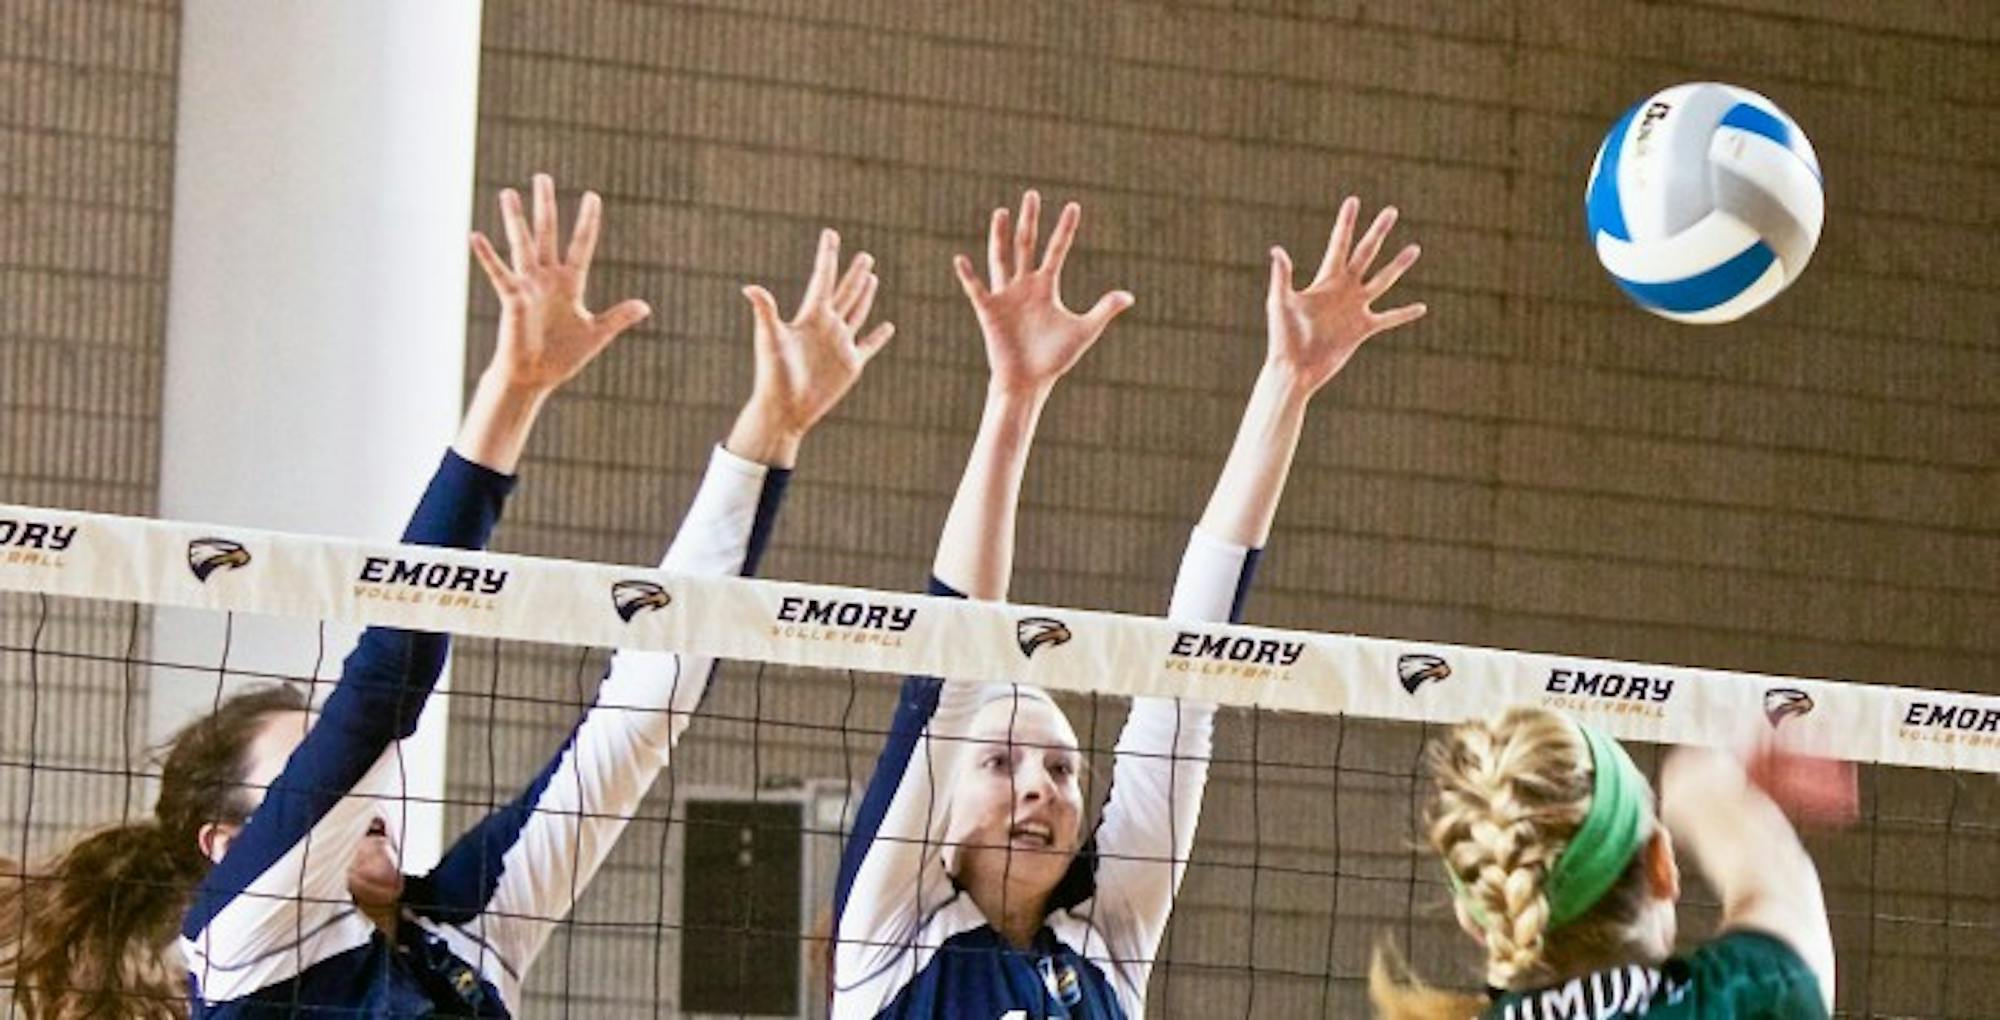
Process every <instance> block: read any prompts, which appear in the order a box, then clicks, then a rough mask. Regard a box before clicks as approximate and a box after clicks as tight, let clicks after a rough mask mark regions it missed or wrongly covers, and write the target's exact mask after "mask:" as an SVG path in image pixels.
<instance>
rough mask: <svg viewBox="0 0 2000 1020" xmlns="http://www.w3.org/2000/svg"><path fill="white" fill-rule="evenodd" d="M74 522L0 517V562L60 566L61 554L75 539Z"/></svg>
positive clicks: (75, 527) (61, 562)
mask: <svg viewBox="0 0 2000 1020" xmlns="http://www.w3.org/2000/svg"><path fill="white" fill-rule="evenodd" d="M76 533H77V526H76V525H74V524H69V525H64V524H51V523H48V522H45V521H17V520H13V519H10V518H5V517H0V563H18V564H24V565H27V566H35V567H60V566H62V565H63V561H62V557H61V556H60V555H58V554H60V553H64V552H67V551H69V547H70V543H72V542H74V541H76Z"/></svg>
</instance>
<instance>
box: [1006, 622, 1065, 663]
mask: <svg viewBox="0 0 2000 1020" xmlns="http://www.w3.org/2000/svg"><path fill="white" fill-rule="evenodd" d="M1070 637H1071V634H1070V632H1069V628H1068V627H1067V626H1064V625H1063V622H1062V621H1061V620H1058V619H1054V618H1053V617H1048V616H1029V617H1024V618H1022V619H1021V620H1020V621H1019V622H1017V623H1015V624H1014V642H1015V643H1016V644H1018V645H1020V646H1021V654H1022V655H1025V656H1027V657H1028V658H1030V659H1032V658H1034V657H1035V650H1036V649H1038V648H1043V647H1054V646H1056V645H1066V644H1069V639H1070Z"/></svg>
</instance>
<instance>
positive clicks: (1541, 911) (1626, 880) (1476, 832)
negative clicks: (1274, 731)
mask: <svg viewBox="0 0 2000 1020" xmlns="http://www.w3.org/2000/svg"><path fill="white" fill-rule="evenodd" d="M1429 764H1430V772H1431V778H1432V781H1433V782H1435V783H1436V784H1437V795H1436V797H1435V799H1434V800H1433V801H1432V802H1431V806H1430V809H1429V813H1428V832H1427V836H1428V838H1429V841H1430V845H1431V848H1432V849H1434V850H1436V851H1437V853H1438V855H1439V856H1440V857H1442V858H1443V860H1444V864H1445V868H1446V869H1447V870H1449V871H1450V873H1451V875H1452V877H1453V878H1454V879H1455V880H1456V881H1457V882H1458V884H1459V885H1460V887H1461V888H1462V889H1463V893H1462V896H1463V899H1464V903H1465V906H1466V910H1467V912H1468V913H1469V914H1470V915H1472V917H1473V918H1474V919H1475V923H1477V924H1479V925H1480V926H1481V929H1482V931H1481V935H1482V937H1483V941H1484V942H1485V946H1486V968H1485V969H1486V983H1487V984H1488V985H1491V986H1493V987H1495V988H1502V989H1509V990H1519V989H1522V988H1528V987H1533V986H1535V985H1537V984H1542V983H1547V982H1548V981H1550V980H1552V979H1553V978H1555V977H1557V976H1559V975H1561V974H1564V973H1566V972H1568V971H1570V970H1572V969H1576V968H1577V967H1579V966H1581V965H1584V964H1586V963H1590V962H1595V961H1603V960H1610V959H1616V958H1619V957H1621V956H1625V957H1628V958H1629V956H1631V955H1632V954H1634V953H1635V952H1636V949H1635V947H1638V946H1640V945H1642V944H1643V943H1642V941H1641V935H1640V933H1639V932H1638V931H1637V930H1636V928H1637V921H1638V920H1639V919H1640V917H1641V915H1642V914H1643V912H1644V910H1645V907H1646V902H1647V899H1648V898H1649V896H1650V888H1649V886H1648V883H1647V881H1646V875H1645V863H1644V862H1645V855H1644V854H1643V853H1641V854H1638V855H1636V856H1635V857H1634V858H1633V861H1632V863H1631V864H1630V865H1628V866H1627V868H1626V871H1625V874H1624V875H1623V876H1622V877H1621V878H1619V880H1618V883H1617V884H1616V885H1614V886H1612V888H1611V891H1610V892H1608V893H1606V894H1605V896H1604V898H1603V899H1601V900H1600V901H1598V903H1597V904H1596V905H1595V906H1593V907H1591V908H1590V910H1589V911H1588V912H1586V913H1584V914H1583V915H1582V916H1580V917H1578V918H1577V919H1576V920H1574V921H1571V922H1570V923H1568V924H1566V925H1564V926H1563V927H1562V928H1561V929H1560V931H1559V932H1557V933H1553V934H1552V933H1551V932H1550V930H1549V900H1548V896H1547V894H1546V891H1545V889H1544V885H1545V883H1546V880H1547V878H1548V874H1549V869H1550V868H1551V867H1552V866H1553V865H1554V863H1555V861H1556V858H1557V857H1558V856H1560V855H1561V854H1562V852H1563V850H1564V848H1565V847H1567V846H1568V845H1569V843H1570V841H1571V840H1572V839H1573V838H1575V836H1576V834H1577V830H1578V829H1579V828H1581V827H1582V825H1583V820H1584V816H1585V815H1586V814H1588V813H1589V810H1590V802H1591V791H1592V771H1591V755H1590V748H1589V745H1588V744H1586V743H1585V741H1584V737H1583V734H1582V731H1580V730H1579V729H1577V727H1576V724H1574V723H1572V722H1571V721H1570V720H1569V719H1568V718H1566V717H1564V716H1562V715H1560V714H1558V713H1555V712H1551V711H1548V710H1546V709H1541V708H1531V707H1516V708H1510V709H1508V710H1507V711H1505V712H1503V713H1501V714H1500V715H1499V716H1497V717H1494V718H1492V719H1485V720H1476V721H1473V722H1468V723H1463V724H1461V725H1459V726H1456V727H1454V728H1453V729H1452V730H1451V732H1450V733H1449V734H1448V735H1447V736H1446V737H1445V738H1444V739H1443V740H1441V741H1439V742H1438V743H1436V744H1434V745H1433V746H1432V747H1431V749H1430V756H1429ZM1657 824H1658V822H1657V819H1649V821H1648V829H1649V830H1653V829H1656V828H1657ZM1369 997H1370V998H1371V999H1372V1000H1373V1001H1374V1003H1375V1006H1376V1009H1377V1011H1378V1013H1379V1015H1381V1016H1383V1017H1386V1018H1390V1020H1458V1018H1463V1017H1471V1016H1477V1015H1478V1014H1479V1013H1480V1012H1481V1011H1482V1010H1483V1009H1484V1008H1485V1006H1486V1000H1485V999H1483V998H1477V997H1472V996H1464V995H1456V994H1452V993H1448V992H1440V991H1437V990H1435V989H1432V988H1429V987H1428V986H1426V985H1424V984H1423V983H1422V982H1421V981H1418V980H1416V979H1415V978H1413V977H1411V976H1410V975H1409V974H1408V972H1407V970H1406V969H1405V968H1402V967H1401V965H1400V962H1399V961H1394V959H1393V954H1389V953H1385V952H1384V951H1383V950H1381V949H1378V950H1377V951H1376V955H1375V961H1374V965H1373V967H1371V968H1370V973H1369Z"/></svg>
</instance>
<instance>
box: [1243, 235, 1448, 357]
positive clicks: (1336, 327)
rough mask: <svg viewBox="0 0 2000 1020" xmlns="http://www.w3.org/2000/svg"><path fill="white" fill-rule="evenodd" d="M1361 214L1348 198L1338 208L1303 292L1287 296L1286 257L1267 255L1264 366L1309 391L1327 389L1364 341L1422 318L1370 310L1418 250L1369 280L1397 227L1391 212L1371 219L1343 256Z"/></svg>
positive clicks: (1409, 312)
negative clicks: (1268, 277) (1322, 254)
mask: <svg viewBox="0 0 2000 1020" xmlns="http://www.w3.org/2000/svg"><path fill="white" fill-rule="evenodd" d="M1360 211H1361V202H1360V200H1359V199H1356V198H1353V197H1351V196H1350V197H1349V198H1348V199H1347V200H1346V201H1344V202H1342V203H1340V215H1339V217H1338V218H1337V219H1336V220H1335V222H1334V226H1333V236H1332V237H1331V238H1330V239H1329V240H1328V241H1327V245H1326V257H1325V258H1323V259H1321V260H1320V264H1319V272H1318V273H1316V274H1314V275H1313V279H1312V282H1311V283H1309V284H1307V285H1306V287H1305V289H1304V290H1293V289H1292V257H1291V256H1290V255H1288V254H1286V253H1285V249H1284V248H1282V247H1275V246H1274V247H1273V248H1272V249H1271V289H1270V293H1269V295H1268V296H1267V297H1266V299H1265V315H1266V319H1267V323H1268V332H1269V340H1270V349H1269V351H1268V353H1267V355H1266V360H1267V361H1268V362H1269V363H1270V364H1271V365H1273V366H1274V367H1279V368H1282V369H1285V370H1288V371H1290V372H1292V373H1294V374H1295V375H1296V376H1297V378H1298V380H1299V381H1300V382H1301V383H1302V384H1303V385H1305V386H1306V387H1307V389H1308V390H1317V389H1319V388H1320V387H1321V386H1324V385H1326V382H1327V380H1329V379H1332V378H1333V376H1334V373H1336V372H1339V371H1340V369H1341V366H1343V365H1345V364H1347V359H1348V358H1350V357H1353V355H1354V352H1355V351H1356V350H1357V349H1359V348H1360V347H1361V344H1362V342H1363V341H1365V340H1367V339H1368V338H1369V337H1371V336H1374V335H1375V334H1377V333H1380V332H1383V331H1385V330H1390V329H1394V328H1396V327H1397V326H1401V325H1403V324H1404V323H1408V322H1414V321H1416V320H1417V319H1419V318H1421V317H1422V316H1423V314H1424V306H1423V305H1422V304H1412V305H1403V306H1402V307H1400V308H1392V309H1389V310H1388V311H1386V312H1377V311H1375V310H1373V309H1372V308H1370V307H1369V306H1370V305H1372V304H1374V303H1375V301H1376V300H1378V299H1379V298H1381V297H1382V295H1384V294H1386V293H1388V292H1389V288H1391V287H1393V286H1395V285H1396V281H1397V280H1399V279H1401V278H1402V276H1403V273H1404V272H1406V271H1407V270H1408V269H1409V268H1410V267H1411V266H1413V265H1415V264H1416V261H1417V255H1418V254H1419V249H1418V248H1417V246H1416V245H1414V244H1412V245H1407V246H1405V247H1404V248H1403V250H1402V251H1399V252H1397V253H1396V257H1395V258H1393V259H1391V260H1390V261H1389V264H1388V265H1386V266H1383V267H1382V268H1381V270H1380V271H1379V272H1377V273H1375V275H1374V276H1372V277H1371V276H1369V275H1368V269H1369V266H1370V265H1372V264H1373V263H1374V261H1375V257H1376V256H1377V255H1379V254H1381V252H1382V243H1383V242H1384V241H1386V240H1388V237H1389V230H1390V229H1391V228H1392V227H1394V226H1395V225H1396V208H1395V207H1394V206H1390V207H1388V208H1385V209H1383V210H1382V211H1381V212H1380V213H1378V214H1376V216H1375V222H1374V223H1372V224H1370V225H1369V227H1368V232H1367V233H1365V234H1363V235H1361V240H1360V241H1359V242H1356V243H1355V244H1354V250H1353V251H1352V252H1349V251H1348V247H1347V246H1348V243H1349V242H1350V241H1351V240H1352V238H1353V236H1354V224H1355V220H1356V218H1357V216H1358V215H1359V213H1360Z"/></svg>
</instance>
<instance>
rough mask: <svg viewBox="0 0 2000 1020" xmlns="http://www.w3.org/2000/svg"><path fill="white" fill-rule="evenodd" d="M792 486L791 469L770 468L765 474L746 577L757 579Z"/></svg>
mask: <svg viewBox="0 0 2000 1020" xmlns="http://www.w3.org/2000/svg"><path fill="white" fill-rule="evenodd" d="M791 484H792V471H791V469H790V468H770V469H768V470H767V471H766V472H765V474H764V491H763V492H761V493H759V494H758V496H757V513H756V516H755V517H754V518H753V519H752V520H751V523H750V551H749V553H748V554H746V555H745V556H744V557H743V569H742V571H741V572H740V573H741V574H742V575H743V576H744V577H756V576H757V567H758V565H759V564H761V563H762V562H763V559H764V547H765V546H767V545H769V544H770V541H771V529H773V528H775V527H777V526H778V508H779V507H780V506H783V505H784V502H785V490H787V489H789V488H790V487H791Z"/></svg>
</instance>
